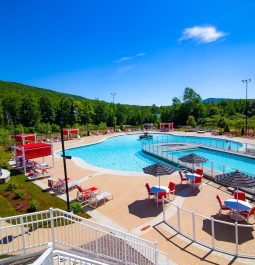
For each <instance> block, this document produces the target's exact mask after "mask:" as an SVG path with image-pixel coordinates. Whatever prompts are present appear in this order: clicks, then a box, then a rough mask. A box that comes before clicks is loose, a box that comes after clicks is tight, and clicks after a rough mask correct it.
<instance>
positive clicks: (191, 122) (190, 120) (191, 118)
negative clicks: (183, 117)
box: [187, 115, 197, 127]
mask: <svg viewBox="0 0 255 265" xmlns="http://www.w3.org/2000/svg"><path fill="white" fill-rule="evenodd" d="M196 124H197V123H196V120H195V118H194V116H192V115H190V116H189V118H188V120H187V125H188V126H191V127H194V126H196Z"/></svg>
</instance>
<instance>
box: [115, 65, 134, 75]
mask: <svg viewBox="0 0 255 265" xmlns="http://www.w3.org/2000/svg"><path fill="white" fill-rule="evenodd" d="M137 67H138V66H137V65H129V66H123V67H119V68H118V69H117V71H116V73H117V74H124V73H127V72H130V71H132V70H133V69H136V68H137Z"/></svg>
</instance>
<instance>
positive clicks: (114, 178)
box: [37, 132, 255, 264]
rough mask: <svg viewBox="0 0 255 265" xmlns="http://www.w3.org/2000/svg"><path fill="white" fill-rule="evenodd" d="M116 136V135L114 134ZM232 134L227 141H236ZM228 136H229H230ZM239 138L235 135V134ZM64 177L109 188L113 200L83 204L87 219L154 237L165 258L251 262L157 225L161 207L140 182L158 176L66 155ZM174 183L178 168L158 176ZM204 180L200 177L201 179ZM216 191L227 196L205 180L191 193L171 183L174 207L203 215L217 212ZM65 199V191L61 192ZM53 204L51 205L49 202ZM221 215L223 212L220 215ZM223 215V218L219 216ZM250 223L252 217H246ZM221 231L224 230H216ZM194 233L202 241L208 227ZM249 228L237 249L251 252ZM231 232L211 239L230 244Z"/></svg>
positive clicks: (59, 170) (58, 165)
mask: <svg viewBox="0 0 255 265" xmlns="http://www.w3.org/2000/svg"><path fill="white" fill-rule="evenodd" d="M174 134H176V135H184V136H188V135H191V136H198V137H202V136H201V135H197V134H196V133H184V132H174ZM114 135H116V136H117V135H119V134H114ZM109 136H113V135H99V136H90V137H85V138H81V139H80V140H70V141H66V142H65V147H66V148H70V147H75V146H81V145H85V144H91V143H96V142H98V141H102V140H104V139H106V138H107V137H109ZM203 137H215V136H211V135H210V134H208V133H205V134H203ZM215 138H222V139H227V140H230V138H228V137H221V136H216V137H215ZM236 139H237V138H234V139H233V140H236ZM231 140H232V139H231ZM238 141H239V139H238ZM240 142H250V143H254V140H252V139H240ZM60 149H61V143H54V150H55V151H57V150H60ZM45 162H48V163H49V165H51V158H50V157H49V158H48V157H47V158H45ZM66 162H67V172H68V177H69V178H71V179H72V180H79V179H82V178H84V182H83V186H84V187H90V186H97V187H98V188H99V189H100V191H101V192H102V191H109V192H111V193H113V196H114V197H113V200H110V201H108V202H107V203H105V204H104V205H101V206H99V207H98V208H97V209H86V210H88V211H87V212H88V213H89V214H90V215H91V216H92V218H93V219H94V220H95V221H97V222H100V223H103V224H107V225H110V226H113V227H114V228H117V229H122V230H123V231H126V232H130V233H133V234H135V235H137V236H140V237H142V238H145V239H148V240H152V241H157V242H158V243H159V248H160V250H162V251H164V252H167V253H168V254H169V257H170V259H171V260H173V261H174V262H175V263H177V264H243V263H244V264H253V263H254V260H249V259H241V258H238V259H235V258H234V257H232V256H229V255H225V254H220V253H218V252H215V251H214V252H210V251H209V250H208V249H206V248H203V247H201V246H200V245H197V244H194V243H190V242H189V241H188V240H187V239H185V238H183V237H181V236H178V235H175V233H174V232H173V231H171V229H169V227H167V226H166V225H165V224H159V223H160V222H161V221H162V211H161V208H160V207H159V208H157V207H156V204H155V203H154V201H153V200H152V199H151V200H147V192H146V189H145V186H144V185H145V183H146V182H148V183H149V184H150V186H153V185H157V184H158V179H157V178H155V177H153V176H149V175H144V174H138V175H136V174H128V173H125V174H122V173H120V172H114V173H109V171H105V172H106V173H105V172H104V171H102V170H100V171H97V169H96V168H93V167H90V166H88V165H86V164H85V163H80V162H79V161H77V160H67V161H66ZM50 173H51V175H52V178H53V179H54V178H58V177H60V178H63V176H64V173H63V164H62V158H61V157H55V166H54V168H51V169H50ZM170 180H171V181H173V182H175V183H176V184H179V183H180V179H179V176H178V173H174V174H172V175H171V176H163V177H161V184H162V185H165V186H167V185H168V183H169V181H170ZM37 182H39V183H38V184H40V185H41V186H46V185H47V179H44V180H40V181H37ZM205 182H206V181H205ZM217 194H219V195H220V197H221V199H222V200H225V199H229V198H231V197H232V195H230V193H228V192H227V191H226V189H225V188H221V187H219V186H218V185H216V184H214V183H211V182H208V183H205V184H204V185H203V188H202V190H201V191H200V192H199V193H196V192H194V190H193V189H190V187H187V186H185V185H177V189H176V196H175V198H174V202H175V203H176V204H178V205H179V206H180V207H183V208H185V209H189V210H190V211H194V212H196V213H198V214H201V215H204V216H208V217H210V216H212V215H213V216H214V215H216V214H217V213H218V210H219V205H218V202H217V200H216V195H217ZM61 197H62V198H65V196H61ZM70 197H71V198H75V197H76V191H75V190H73V191H71V192H70ZM52 206H53V207H54V205H52ZM166 209H167V216H168V220H167V221H169V222H172V221H173V222H174V218H175V212H174V211H173V210H172V207H171V206H168V207H167V208H166ZM223 219H224V217H223ZM224 220H225V219H224ZM251 221H252V222H254V220H253V219H251ZM183 226H184V227H187V229H189V226H190V224H189V221H188V220H185V218H184V220H183ZM144 227H148V229H145V230H144V231H141V230H143V229H142V228H144ZM220 232H221V233H223V232H224V229H223V230H222V231H220ZM199 237H201V239H204V240H205V241H206V240H207V238H208V231H207V230H206V229H204V230H203V229H201V231H200V233H199ZM254 238H255V232H254V230H253V231H250V232H249V235H248V236H247V238H244V239H243V242H242V245H241V246H242V249H244V248H245V250H246V252H251V253H252V251H253V254H254V250H253V249H254V243H255V240H254ZM228 241H231V237H230V238H229V239H228V238H227V235H225V238H224V240H219V241H217V243H218V244H220V245H221V246H222V247H224V246H227V245H228V246H231V247H232V245H233V243H231V242H228Z"/></svg>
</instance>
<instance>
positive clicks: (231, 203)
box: [224, 199, 252, 221]
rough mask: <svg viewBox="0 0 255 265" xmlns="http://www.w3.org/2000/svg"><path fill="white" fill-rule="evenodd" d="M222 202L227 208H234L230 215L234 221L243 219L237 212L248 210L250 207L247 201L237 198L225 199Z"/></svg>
mask: <svg viewBox="0 0 255 265" xmlns="http://www.w3.org/2000/svg"><path fill="white" fill-rule="evenodd" d="M224 204H225V205H226V206H227V207H228V208H230V209H233V210H234V212H233V213H232V214H231V215H230V218H231V219H233V220H235V221H242V220H243V219H244V217H243V216H242V215H241V214H240V213H239V212H241V211H249V210H250V209H251V208H252V206H251V204H250V203H249V202H247V201H242V200H237V199H229V200H225V201H224Z"/></svg>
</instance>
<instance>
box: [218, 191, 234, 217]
mask: <svg viewBox="0 0 255 265" xmlns="http://www.w3.org/2000/svg"><path fill="white" fill-rule="evenodd" d="M216 199H217V200H218V202H219V205H220V209H219V214H221V213H222V211H229V212H230V211H231V209H230V208H228V207H227V206H226V205H224V204H223V203H222V201H221V199H220V196H219V195H217V196H216Z"/></svg>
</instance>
